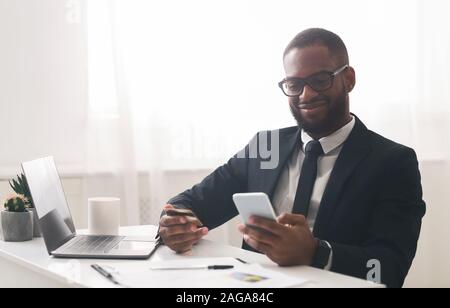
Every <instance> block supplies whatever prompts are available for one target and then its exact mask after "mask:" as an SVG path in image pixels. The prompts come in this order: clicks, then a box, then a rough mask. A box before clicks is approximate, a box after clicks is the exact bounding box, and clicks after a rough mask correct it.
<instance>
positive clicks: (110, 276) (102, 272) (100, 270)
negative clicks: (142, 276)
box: [91, 264, 123, 286]
mask: <svg viewBox="0 0 450 308" xmlns="http://www.w3.org/2000/svg"><path fill="white" fill-rule="evenodd" d="M91 267H92V268H93V269H94V270H95V271H97V272H98V273H99V274H100V275H102V276H103V277H105V278H106V279H108V280H109V281H111V282H112V283H114V284H115V285H118V286H123V285H122V284H121V283H120V282H118V281H117V279H116V278H115V277H114V276H113V274H111V273H110V272H108V271H107V270H105V269H104V268H103V267H101V266H100V265H98V264H92V265H91Z"/></svg>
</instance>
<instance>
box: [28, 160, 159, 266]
mask: <svg viewBox="0 0 450 308" xmlns="http://www.w3.org/2000/svg"><path fill="white" fill-rule="evenodd" d="M22 169H23V171H24V173H25V177H26V179H27V182H28V186H29V188H30V192H31V197H32V199H33V203H34V206H35V208H36V212H37V216H38V219H39V227H40V229H41V233H42V237H43V238H44V241H45V245H46V247H47V251H48V253H49V255H51V256H54V257H57V258H80V259H133V260H134V259H148V258H149V257H150V256H151V254H152V251H153V250H154V248H155V246H156V243H155V239H153V238H152V237H126V236H113V235H111V236H108V235H104V236H89V235H77V233H76V230H75V225H74V223H73V219H72V215H71V213H70V210H69V206H68V204H67V200H66V196H65V194H64V190H63V187H62V184H61V179H60V177H59V175H58V171H57V168H56V165H55V161H54V159H53V157H46V158H41V159H37V160H34V161H30V162H24V163H22Z"/></svg>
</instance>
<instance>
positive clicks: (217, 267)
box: [150, 265, 234, 271]
mask: <svg viewBox="0 0 450 308" xmlns="http://www.w3.org/2000/svg"><path fill="white" fill-rule="evenodd" d="M232 268H234V266H233V265H198V266H195V265H194V266H187V267H152V268H150V269H151V270H157V271H160V270H166V271H169V270H200V269H203V270H227V269H232Z"/></svg>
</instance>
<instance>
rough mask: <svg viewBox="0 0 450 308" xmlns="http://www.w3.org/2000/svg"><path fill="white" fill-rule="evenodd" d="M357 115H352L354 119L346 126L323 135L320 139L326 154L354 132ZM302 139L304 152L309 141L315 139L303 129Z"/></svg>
mask: <svg viewBox="0 0 450 308" xmlns="http://www.w3.org/2000/svg"><path fill="white" fill-rule="evenodd" d="M355 123H356V120H355V117H352V120H351V121H350V122H349V123H348V124H346V125H345V126H344V127H342V128H340V129H339V130H337V131H335V132H334V133H332V134H331V135H329V136H326V137H323V138H321V139H320V140H319V142H320V145H321V146H322V149H323V152H324V154H325V155H327V154H328V153H330V152H331V151H333V150H334V149H336V148H338V147H339V146H341V145H342V144H343V143H344V142H345V141H346V140H347V138H348V137H349V136H350V133H351V132H352V130H353V128H354V127H355ZM301 134H302V141H303V152H304V151H305V147H306V145H307V144H308V142H310V141H313V140H314V139H313V138H311V136H309V135H308V134H307V133H306V132H305V131H304V130H303V129H302V133H301Z"/></svg>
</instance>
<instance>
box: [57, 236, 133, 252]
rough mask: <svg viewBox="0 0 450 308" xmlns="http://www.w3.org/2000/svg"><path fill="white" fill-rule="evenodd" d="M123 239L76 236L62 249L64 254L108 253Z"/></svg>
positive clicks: (117, 237)
mask: <svg viewBox="0 0 450 308" xmlns="http://www.w3.org/2000/svg"><path fill="white" fill-rule="evenodd" d="M124 238H125V237H123V236H83V235H81V236H77V237H76V238H74V239H73V240H72V241H70V242H69V243H68V244H67V245H66V246H65V247H64V249H63V252H64V253H66V254H77V255H78V254H103V253H108V252H109V251H111V249H113V248H114V247H115V246H117V244H119V243H120V242H121V241H122V240H123V239H124Z"/></svg>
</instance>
